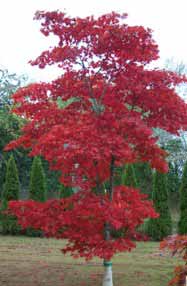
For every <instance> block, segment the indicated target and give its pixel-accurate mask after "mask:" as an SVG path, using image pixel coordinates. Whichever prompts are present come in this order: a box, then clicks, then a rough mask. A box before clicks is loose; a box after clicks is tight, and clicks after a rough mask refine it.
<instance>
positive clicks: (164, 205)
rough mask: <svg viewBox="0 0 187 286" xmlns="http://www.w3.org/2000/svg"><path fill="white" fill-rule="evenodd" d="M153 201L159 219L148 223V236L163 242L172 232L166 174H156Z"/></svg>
mask: <svg viewBox="0 0 187 286" xmlns="http://www.w3.org/2000/svg"><path fill="white" fill-rule="evenodd" d="M152 199H153V204H154V208H155V210H156V211H157V213H159V217H158V218H156V219H150V221H149V223H148V234H149V235H150V236H151V237H152V238H153V239H154V240H162V239H163V238H164V237H166V236H168V235H169V234H171V232H172V221H171V214H170V210H169V206H168V192H167V177H166V174H161V173H159V172H155V173H154V178H153V194H152Z"/></svg>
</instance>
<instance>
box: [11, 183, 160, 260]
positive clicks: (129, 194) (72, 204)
mask: <svg viewBox="0 0 187 286" xmlns="http://www.w3.org/2000/svg"><path fill="white" fill-rule="evenodd" d="M145 198H146V195H143V194H140V193H139V191H138V190H134V189H132V188H129V187H124V186H122V187H116V188H115V191H114V197H113V200H112V202H111V201H110V199H109V198H108V196H107V194H105V195H102V196H98V195H96V194H94V193H93V192H88V191H80V192H78V193H76V194H74V195H73V196H72V197H70V198H66V199H61V200H49V201H47V202H46V203H40V202H34V201H32V200H30V201H22V202H18V201H12V202H10V204H9V205H10V209H11V213H12V214H14V215H16V216H17V218H18V222H19V223H20V224H21V225H22V227H23V228H27V227H34V228H35V229H41V230H43V232H44V234H45V236H48V237H56V238H65V239H68V240H69V242H68V244H67V246H66V247H64V249H63V252H64V253H66V252H70V253H71V254H72V255H73V256H75V257H79V256H81V257H85V258H86V259H91V258H92V257H94V256H98V257H101V258H105V259H110V258H111V257H112V256H113V255H114V254H115V253H117V252H119V251H127V250H128V251H130V249H131V248H133V247H135V243H134V242H132V239H136V240H137V239H138V238H141V239H142V236H140V234H139V233H138V232H137V230H136V228H137V226H139V225H140V224H142V223H143V221H144V219H145V218H147V217H152V218H155V217H157V214H156V213H155V211H154V210H153V207H152V203H151V202H150V201H148V200H145ZM106 223H110V227H111V229H112V230H113V231H115V230H118V231H119V230H120V231H121V232H122V233H123V235H122V236H121V237H119V238H117V239H114V237H113V238H112V239H111V240H110V241H106V240H105V239H104V225H105V224H106Z"/></svg>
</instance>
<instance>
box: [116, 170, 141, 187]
mask: <svg viewBox="0 0 187 286" xmlns="http://www.w3.org/2000/svg"><path fill="white" fill-rule="evenodd" d="M120 185H125V186H129V187H134V188H137V187H138V183H137V180H136V174H135V170H134V166H133V164H126V165H125V168H124V169H123V170H122V175H121V184H120Z"/></svg>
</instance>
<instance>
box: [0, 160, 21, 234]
mask: <svg viewBox="0 0 187 286" xmlns="http://www.w3.org/2000/svg"><path fill="white" fill-rule="evenodd" d="M19 193H20V183H19V177H18V170H17V166H16V163H15V160H14V157H13V155H11V156H10V158H9V160H8V163H7V170H6V176H5V184H4V188H3V193H2V204H1V210H2V211H4V210H6V209H7V206H8V202H9V201H10V200H18V199H19ZM1 227H2V233H3V234H18V233H19V231H20V227H19V226H18V224H17V221H16V218H14V217H13V216H10V215H6V214H3V213H1Z"/></svg>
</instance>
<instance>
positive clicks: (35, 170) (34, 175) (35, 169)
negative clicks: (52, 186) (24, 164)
mask: <svg viewBox="0 0 187 286" xmlns="http://www.w3.org/2000/svg"><path fill="white" fill-rule="evenodd" d="M29 198H30V199H32V200H34V201H39V202H44V201H46V199H47V191H46V178H45V174H44V170H43V166H42V162H41V159H40V157H34V160H33V163H32V167H31V174H30V184H29Z"/></svg>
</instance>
